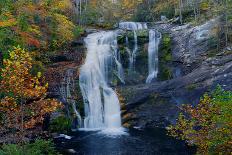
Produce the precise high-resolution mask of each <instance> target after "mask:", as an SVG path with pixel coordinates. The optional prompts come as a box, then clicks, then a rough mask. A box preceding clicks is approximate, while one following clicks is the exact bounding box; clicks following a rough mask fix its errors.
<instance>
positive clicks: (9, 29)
mask: <svg viewBox="0 0 232 155" xmlns="http://www.w3.org/2000/svg"><path fill="white" fill-rule="evenodd" d="M1 4H2V5H1ZM72 10H73V5H72V2H71V1H70V0H38V1H31V0H17V1H13V0H3V1H2V2H0V42H1V43H0V49H1V50H3V51H4V52H6V51H5V50H8V49H10V48H11V47H12V46H16V45H20V46H21V47H25V48H27V49H33V50H35V49H36V50H39V51H40V52H41V51H44V50H48V49H50V50H51V47H52V48H58V47H60V46H62V45H63V44H64V43H65V42H69V41H71V40H72V39H73V37H74V33H73V31H74V29H75V25H74V23H73V22H72V21H71V19H70V17H72V13H73V11H72Z"/></svg>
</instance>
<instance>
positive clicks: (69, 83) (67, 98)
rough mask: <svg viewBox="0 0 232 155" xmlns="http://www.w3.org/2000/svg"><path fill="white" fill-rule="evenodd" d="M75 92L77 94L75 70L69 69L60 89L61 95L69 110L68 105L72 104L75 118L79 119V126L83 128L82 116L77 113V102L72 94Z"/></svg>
mask: <svg viewBox="0 0 232 155" xmlns="http://www.w3.org/2000/svg"><path fill="white" fill-rule="evenodd" d="M74 92H75V82H74V79H73V70H72V69H68V70H67V72H66V74H65V76H64V79H63V82H62V84H61V87H60V95H61V97H62V100H63V102H65V103H66V106H67V109H69V106H68V105H69V104H71V107H72V109H73V112H74V114H75V117H76V118H77V122H78V126H79V127H81V126H82V120H81V115H80V114H79V112H78V111H77V107H76V101H75V99H74V98H73V97H72V96H73V94H72V93H74ZM68 111H69V110H68Z"/></svg>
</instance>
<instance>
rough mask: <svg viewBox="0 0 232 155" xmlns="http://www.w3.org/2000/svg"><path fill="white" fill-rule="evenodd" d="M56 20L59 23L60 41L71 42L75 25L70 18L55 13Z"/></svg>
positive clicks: (58, 33)
mask: <svg viewBox="0 0 232 155" xmlns="http://www.w3.org/2000/svg"><path fill="white" fill-rule="evenodd" d="M54 17H55V20H56V21H57V23H58V25H57V31H56V33H57V35H59V38H60V39H59V40H60V41H61V42H63V41H71V40H72V39H73V37H74V34H73V30H74V28H75V25H74V24H73V23H72V22H71V21H69V20H68V18H67V17H66V16H64V15H62V14H58V13H55V14H54Z"/></svg>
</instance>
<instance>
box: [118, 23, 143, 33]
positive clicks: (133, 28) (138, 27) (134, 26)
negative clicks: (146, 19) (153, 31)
mask: <svg viewBox="0 0 232 155" xmlns="http://www.w3.org/2000/svg"><path fill="white" fill-rule="evenodd" d="M119 28H120V29H124V30H131V31H136V30H143V29H147V24H146V23H139V22H120V23H119Z"/></svg>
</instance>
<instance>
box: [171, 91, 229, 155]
mask: <svg viewBox="0 0 232 155" xmlns="http://www.w3.org/2000/svg"><path fill="white" fill-rule="evenodd" d="M231 107H232V92H231V91H225V90H223V89H222V88H221V87H218V88H217V89H216V90H215V91H213V92H212V93H211V94H205V95H204V97H203V98H202V99H201V100H200V102H199V104H198V105H196V107H193V106H191V105H186V106H183V111H184V114H183V113H181V114H180V115H179V118H178V120H177V123H176V125H174V126H170V127H169V128H168V131H169V134H170V135H171V136H174V137H177V138H178V139H182V140H186V142H187V143H188V144H189V145H196V146H197V147H198V149H197V151H198V154H225V155H226V154H230V153H231V152H232V145H231V144H232V130H231V127H232V108H231Z"/></svg>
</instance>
